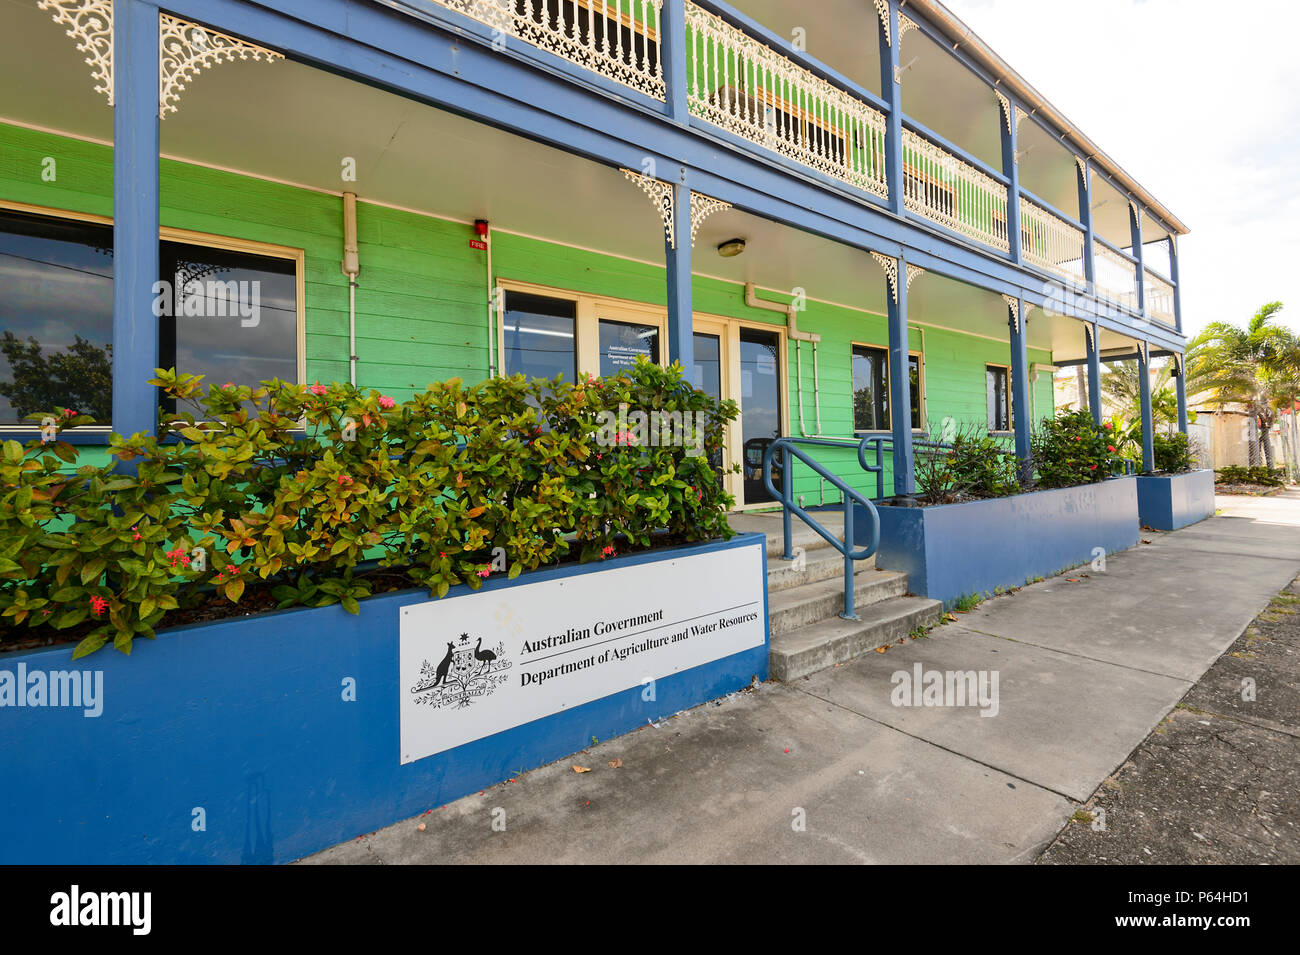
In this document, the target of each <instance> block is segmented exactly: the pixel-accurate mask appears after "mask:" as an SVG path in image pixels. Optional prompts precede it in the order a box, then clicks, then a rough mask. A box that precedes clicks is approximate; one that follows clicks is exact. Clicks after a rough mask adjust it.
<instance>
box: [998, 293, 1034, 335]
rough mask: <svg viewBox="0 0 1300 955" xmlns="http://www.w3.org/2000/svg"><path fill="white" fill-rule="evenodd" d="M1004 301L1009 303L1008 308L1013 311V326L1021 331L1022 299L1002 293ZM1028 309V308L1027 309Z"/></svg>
mask: <svg viewBox="0 0 1300 955" xmlns="http://www.w3.org/2000/svg"><path fill="white" fill-rule="evenodd" d="M1002 301H1004V302H1006V303H1007V308H1008V309H1009V310H1010V311H1011V326H1012V327H1013V328H1014V329H1015V330H1016V332H1017V333H1019V332H1020V300H1019V299H1018V298H1016V297H1015V296H1012V295H1007V294H1006V293H1005V292H1004V293H1003V294H1002ZM1026 311H1028V309H1026Z"/></svg>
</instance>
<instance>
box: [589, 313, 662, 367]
mask: <svg viewBox="0 0 1300 955" xmlns="http://www.w3.org/2000/svg"><path fill="white" fill-rule="evenodd" d="M638 357H645V358H646V359H647V360H649V361H652V362H654V363H655V364H656V365H657V364H659V328H658V326H656V325H639V324H636V323H634V322H612V321H610V320H609V319H605V318H602V319H601V320H600V375H601V377H602V378H603V377H605V376H606V375H617V374H618V373H619V372H620V371H623V370H624V369H626V368H631V367H632V366H633V365H635V364H636V360H637V358H638Z"/></svg>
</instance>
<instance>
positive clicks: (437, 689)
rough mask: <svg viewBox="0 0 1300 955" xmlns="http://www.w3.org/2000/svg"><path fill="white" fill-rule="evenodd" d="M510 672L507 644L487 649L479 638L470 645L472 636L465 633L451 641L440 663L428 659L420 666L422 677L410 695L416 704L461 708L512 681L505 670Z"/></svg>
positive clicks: (499, 644)
mask: <svg viewBox="0 0 1300 955" xmlns="http://www.w3.org/2000/svg"><path fill="white" fill-rule="evenodd" d="M509 669H510V661H509V660H507V659H505V645H504V644H502V643H501V642H500V641H498V642H497V644H496V645H495V646H492V647H484V646H483V638H482V637H479V638H478V640H477V642H475V643H474V644H473V645H471V644H470V642H469V634H468V633H462V634H461V635H460V640H459V641H455V642H452V641H448V643H447V652H446V653H445V654H444V655H443V657H442V659H440V660H439V661H438V662H437V663H433V662H431V661H429V660H425V661H424V662H423V664H421V666H420V678H419V679H418V680H417V681H416V684H415V686H413V687H411V692H412V693H414V694H415V702H416V703H427V704H429V705H430V706H432V707H434V708H441V707H444V706H455V707H456V708H457V709H462V708H464V707H466V706H469V705H470V704H471V703H473V702H474V701H475V700H479V699H482V698H483V697H485V696H488V695H489V694H491V693H492V692H493V691H494V690H496V688H497V687H499V686H500V685H501V684H503V683H505V682H506V680H507V679H508V678H509V674H508V673H506V672H505V671H506V670H509Z"/></svg>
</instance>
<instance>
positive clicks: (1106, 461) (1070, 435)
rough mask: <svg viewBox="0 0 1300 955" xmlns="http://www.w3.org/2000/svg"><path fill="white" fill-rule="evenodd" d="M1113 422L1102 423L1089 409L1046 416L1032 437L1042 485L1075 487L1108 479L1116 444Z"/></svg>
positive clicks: (1035, 462)
mask: <svg viewBox="0 0 1300 955" xmlns="http://www.w3.org/2000/svg"><path fill="white" fill-rule="evenodd" d="M1113 430H1114V427H1113V425H1112V424H1111V423H1110V422H1106V423H1105V424H1104V425H1102V426H1101V427H1098V426H1097V424H1096V423H1095V422H1094V421H1093V420H1092V413H1091V412H1089V411H1086V410H1081V411H1063V412H1061V414H1059V415H1058V416H1057V417H1055V418H1044V419H1043V421H1042V424H1041V425H1040V427H1039V428H1038V430H1037V431H1036V432H1035V433H1034V435H1033V436H1032V438H1031V445H1032V448H1033V455H1034V465H1035V467H1036V469H1037V472H1038V484H1039V486H1041V487H1045V488H1053V487H1073V486H1075V485H1078V484H1092V483H1094V482H1096V481H1102V480H1105V479H1106V478H1107V477H1109V476H1110V474H1111V458H1112V457H1113V456H1114V455H1115V454H1116V452H1117V448H1116V445H1115V443H1114V440H1113V439H1112V437H1111V432H1112V431H1113Z"/></svg>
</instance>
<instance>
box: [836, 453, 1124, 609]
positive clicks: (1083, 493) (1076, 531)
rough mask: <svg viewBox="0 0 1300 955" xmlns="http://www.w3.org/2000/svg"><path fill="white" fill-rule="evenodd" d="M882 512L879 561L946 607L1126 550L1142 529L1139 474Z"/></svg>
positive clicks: (877, 556)
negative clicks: (1099, 553) (970, 596)
mask: <svg viewBox="0 0 1300 955" xmlns="http://www.w3.org/2000/svg"><path fill="white" fill-rule="evenodd" d="M879 512H880V548H879V550H877V551H876V565H877V566H879V567H883V568H885V569H887V570H899V571H903V572H905V573H906V574H907V575H908V589H909V590H911V591H912V593H916V594H923V595H925V596H926V597H931V598H933V599H935V600H942V601H943V602H944V605H945V606H946V607H951V606H952V605H953V604H954V603H955V602H956V601H957V599H958V598H960V597H963V596H966V595H967V594H978V595H983V594H986V593H992V592H993V591H994V590H995V589H996V588H998V587H1002V588H1007V587H1020V586H1022V585H1024V583H1025V582H1026V581H1028V580H1031V579H1033V578H1035V577H1049V576H1051V575H1052V574H1056V573H1059V572H1060V571H1062V570H1065V569H1066V568H1069V567H1076V566H1078V565H1079V564H1083V563H1087V562H1088V561H1091V560H1092V559H1093V558H1094V557H1095V556H1096V555H1095V553H1094V548H1097V547H1101V548H1103V549H1104V550H1105V552H1106V553H1107V554H1112V553H1114V552H1116V551H1121V550H1127V549H1128V548H1130V547H1132V546H1134V545H1135V544H1136V543H1137V541H1138V530H1139V528H1138V506H1137V484H1136V481H1135V479H1134V478H1118V479H1114V480H1109V481H1102V482H1101V483H1099V484H1088V485H1084V486H1082V487H1070V488H1059V489H1055V490H1050V491H1035V492H1033V493H1030V494H1017V495H1015V496H1013V497H1002V498H993V499H991V500H987V501H971V502H968V503H965V504H946V505H942V506H939V507H890V506H882V507H880V508H879ZM859 526H862V525H861V523H859Z"/></svg>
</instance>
